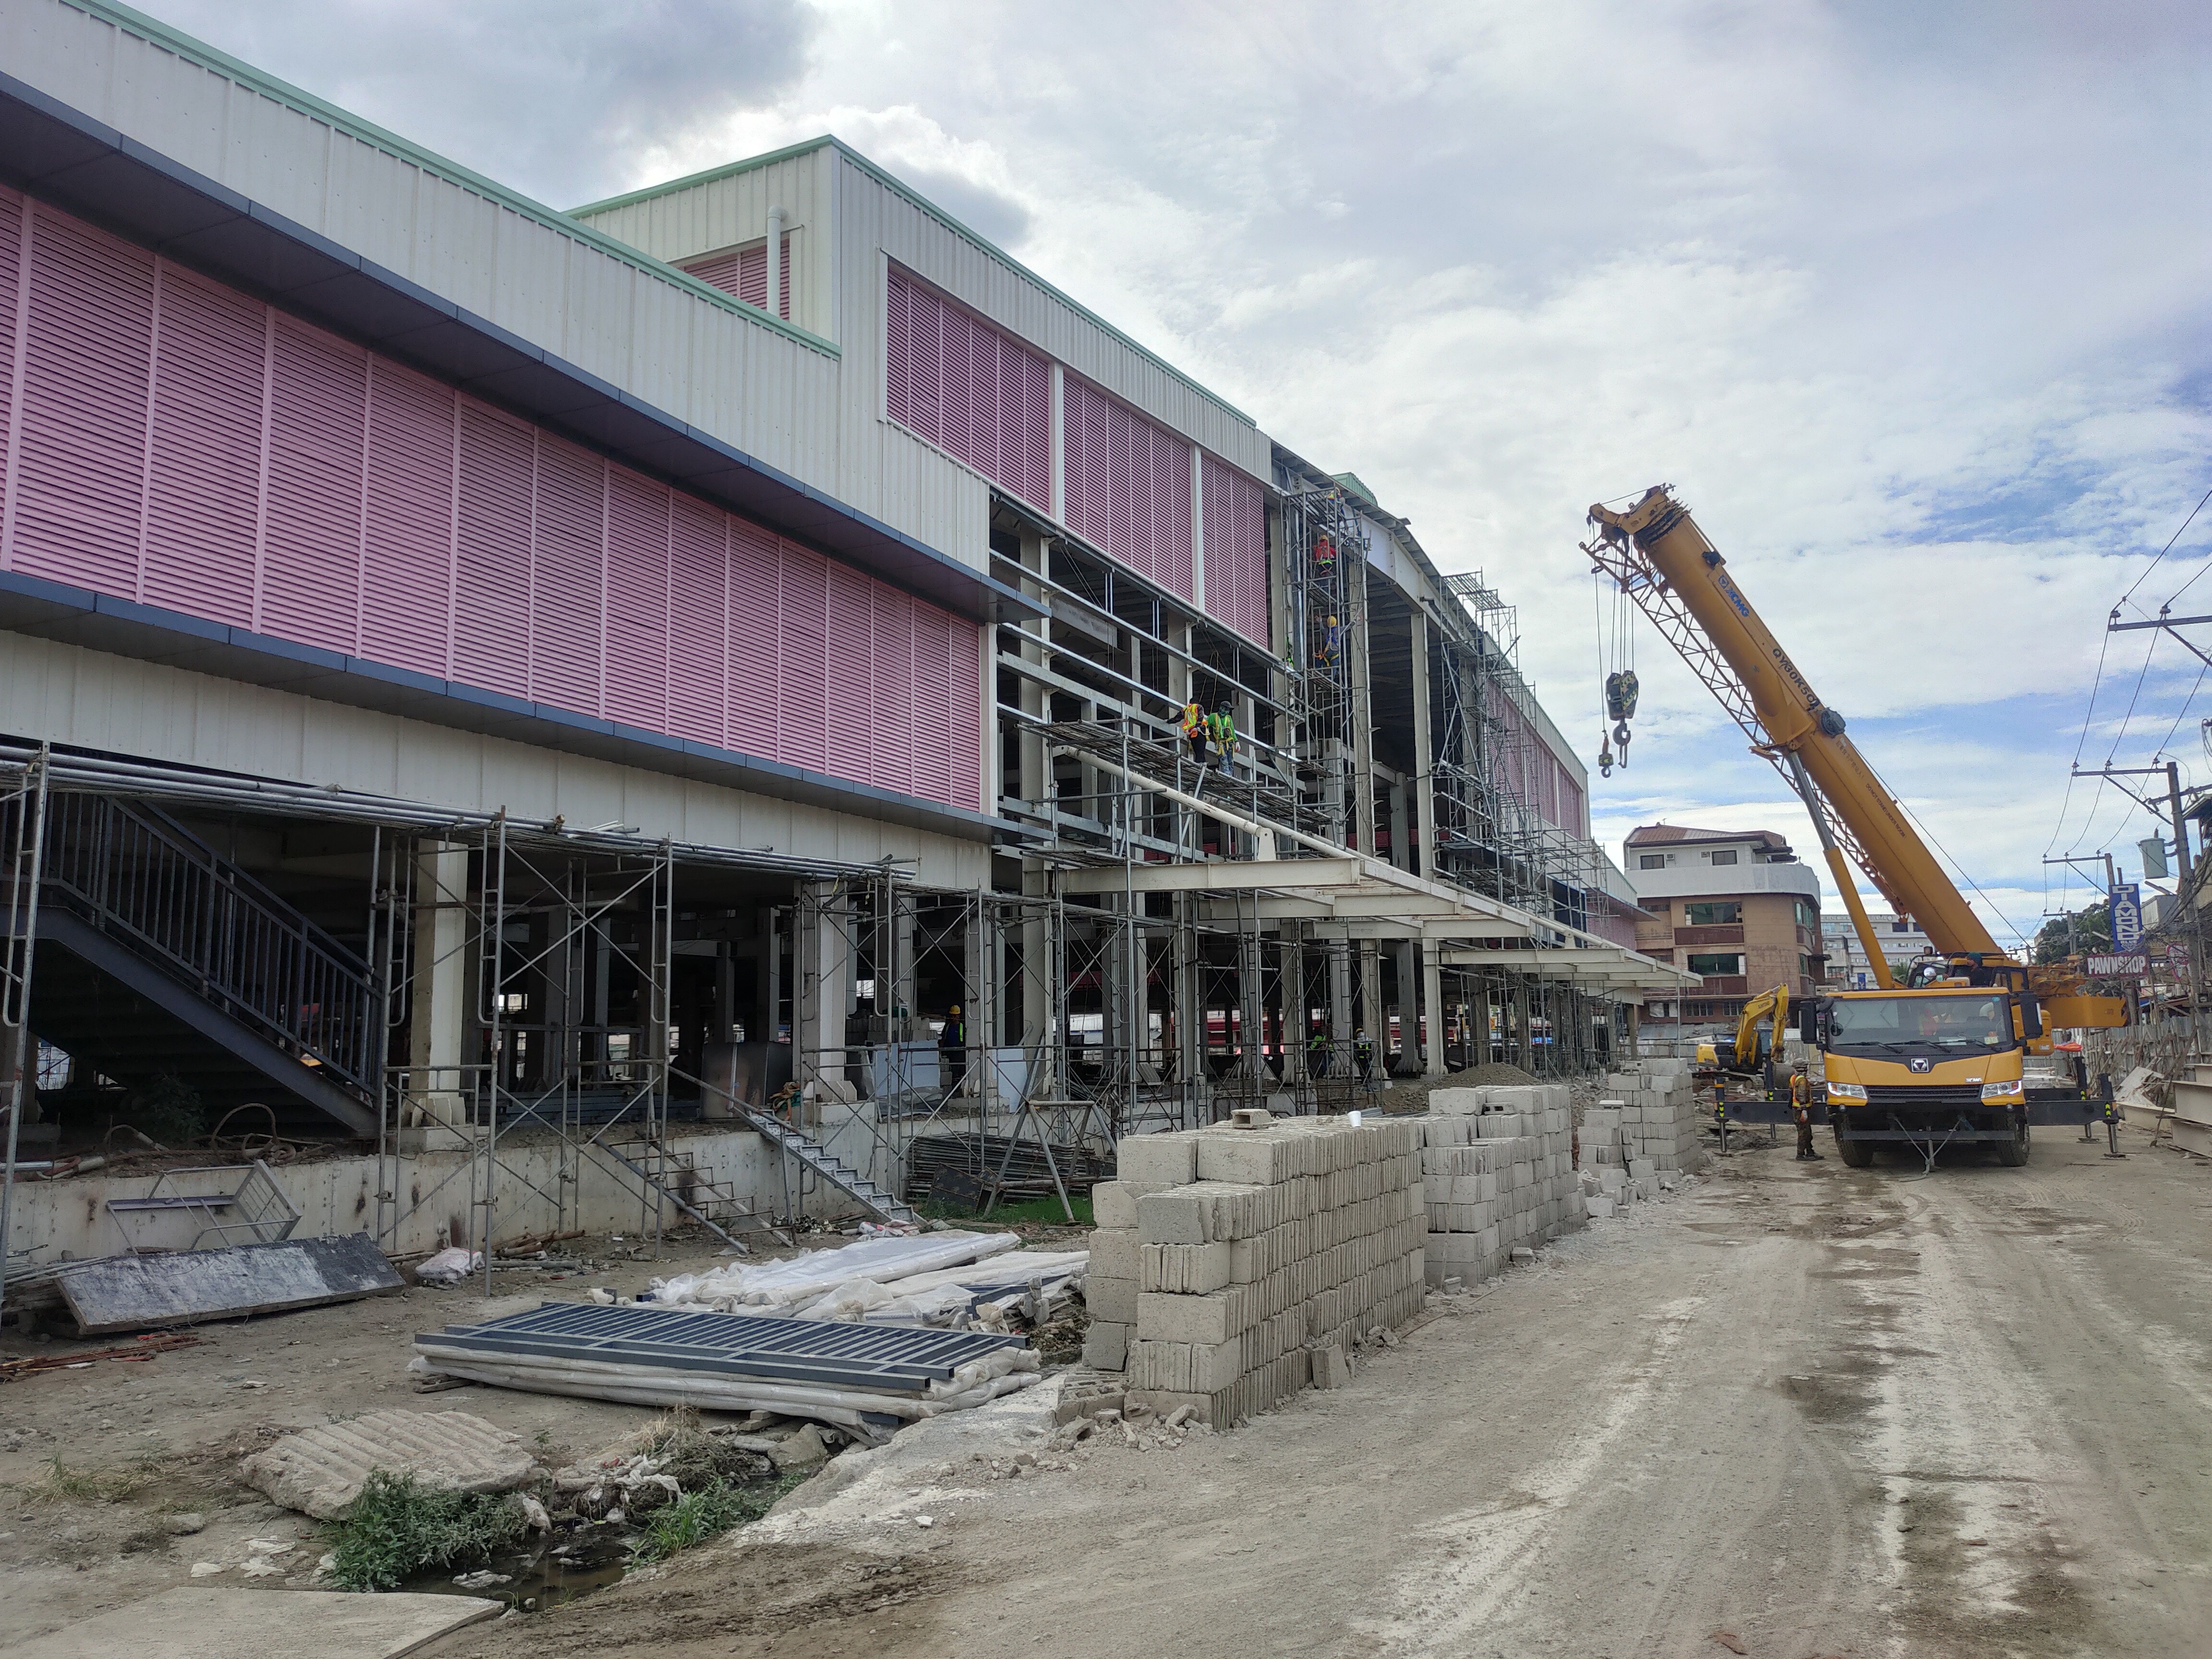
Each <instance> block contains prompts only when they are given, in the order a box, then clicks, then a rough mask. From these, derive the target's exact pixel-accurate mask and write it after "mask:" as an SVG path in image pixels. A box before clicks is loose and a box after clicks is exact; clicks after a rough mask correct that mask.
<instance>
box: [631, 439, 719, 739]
mask: <svg viewBox="0 0 2212 1659" xmlns="http://www.w3.org/2000/svg"><path fill="white" fill-rule="evenodd" d="M668 507H669V491H668V488H667V486H666V485H665V484H657V483H653V482H652V480H650V479H647V478H641V477H638V476H637V475H636V474H635V473H634V472H627V471H623V470H622V469H621V468H619V467H612V468H609V469H608V477H607V492H606V515H607V610H606V617H607V623H606V629H607V673H606V716H607V718H608V719H609V720H623V721H626V722H628V723H629V725H632V726H643V727H645V729H646V730H647V731H648V732H666V731H668V730H670V729H671V727H670V725H669V695H668V694H669V658H670V643H671V641H670V637H669V634H670V623H671V619H672V617H674V615H675V612H674V611H673V610H672V608H671V605H670V595H669V585H670V566H669V556H668V555H669V547H668V535H669V528H668ZM716 601H717V603H716V605H715V613H716V619H717V620H718V621H719V620H720V611H721V606H720V595H719V594H718V595H716ZM716 632H717V635H718V636H719V634H720V629H717V630H716ZM718 642H719V639H718ZM718 655H719V653H718ZM715 737H716V740H717V741H719V740H720V730H719V728H718V729H717V731H716V733H715Z"/></svg>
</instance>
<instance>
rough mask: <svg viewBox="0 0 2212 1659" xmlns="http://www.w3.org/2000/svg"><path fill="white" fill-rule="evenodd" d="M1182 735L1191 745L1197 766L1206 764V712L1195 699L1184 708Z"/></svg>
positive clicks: (1192, 756) (1192, 755)
mask: <svg viewBox="0 0 2212 1659" xmlns="http://www.w3.org/2000/svg"><path fill="white" fill-rule="evenodd" d="M1182 735H1183V739H1184V741H1185V742H1187V743H1188V744H1190V757H1191V760H1192V761H1193V762H1194V763H1195V764H1197V765H1200V766H1203V765H1205V764H1206V711H1205V710H1204V709H1202V708H1200V707H1199V706H1198V699H1197V698H1196V697H1193V698H1192V699H1191V700H1190V701H1189V702H1187V703H1185V704H1183V706H1182Z"/></svg>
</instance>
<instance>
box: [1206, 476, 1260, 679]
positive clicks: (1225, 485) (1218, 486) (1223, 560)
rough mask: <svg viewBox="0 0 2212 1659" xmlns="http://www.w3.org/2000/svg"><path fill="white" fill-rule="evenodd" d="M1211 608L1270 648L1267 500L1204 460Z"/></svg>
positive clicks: (1242, 479) (1254, 483) (1250, 482)
mask: <svg viewBox="0 0 2212 1659" xmlns="http://www.w3.org/2000/svg"><path fill="white" fill-rule="evenodd" d="M1200 471H1201V473H1202V474H1203V477H1204V488H1205V494H1206V501H1205V524H1206V536H1205V542H1206V611H1207V612H1208V614H1210V615H1211V616H1212V617H1215V618H1216V619H1217V620H1218V621H1219V622H1220V623H1223V624H1224V625H1225V626H1226V627H1229V628H1232V629H1236V631H1237V632H1238V633H1239V634H1242V635H1243V636H1244V637H1245V638H1246V639H1248V640H1251V641H1254V642H1255V643H1256V644H1260V645H1266V644H1267V643H1268V627H1267V517H1266V500H1265V497H1264V496H1263V495H1262V494H1261V489H1260V483H1259V481H1258V480H1257V479H1256V478H1252V477H1247V476H1246V475H1245V474H1243V473H1242V472H1239V471H1237V469H1236V468H1235V467H1233V466H1231V465H1227V464H1226V463H1225V462H1223V461H1218V460H1216V459H1214V458H1213V457H1212V456H1211V455H1206V456H1202V457H1201V458H1200Z"/></svg>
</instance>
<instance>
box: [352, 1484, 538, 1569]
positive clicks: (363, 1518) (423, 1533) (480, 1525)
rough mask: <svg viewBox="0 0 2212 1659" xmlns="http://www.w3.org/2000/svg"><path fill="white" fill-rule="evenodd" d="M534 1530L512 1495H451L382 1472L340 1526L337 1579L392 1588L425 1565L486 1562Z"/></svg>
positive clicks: (433, 1487)
mask: <svg viewBox="0 0 2212 1659" xmlns="http://www.w3.org/2000/svg"><path fill="white" fill-rule="evenodd" d="M528 1527H529V1522H528V1521H527V1520H526V1519H525V1518H524V1516H523V1513H522V1506H521V1505H520V1504H517V1503H515V1502H514V1501H513V1500H512V1499H511V1498H503V1497H497V1498H495V1497H493V1496H490V1495H489V1494H488V1493H484V1492H445V1491H441V1490H440V1489H438V1488H436V1487H435V1486H422V1485H419V1484H418V1483H417V1482H416V1480H415V1478H414V1477H413V1476H412V1475H404V1474H389V1473H387V1472H386V1471H385V1470H382V1469H378V1470H376V1471H374V1473H372V1474H370V1475H369V1477H368V1480H366V1481H364V1482H363V1483H362V1489H361V1496H360V1497H358V1498H355V1499H354V1501H353V1507H352V1508H350V1509H349V1510H347V1511H346V1515H345V1518H344V1519H343V1521H340V1522H338V1523H337V1526H336V1528H334V1532H335V1542H334V1544H333V1546H332V1553H334V1554H335V1555H336V1556H337V1562H336V1563H335V1564H334V1565H332V1567H331V1580H332V1582H334V1583H337V1585H338V1587H339V1588H340V1589H349V1590H384V1589H393V1588H395V1587H396V1586H398V1585H399V1584H401V1583H404V1582H405V1581H406V1580H407V1579H408V1578H409V1577H411V1576H412V1575H414V1574H415V1573H417V1572H420V1571H422V1569H423V1568H425V1567H449V1566H451V1565H453V1564H454V1563H455V1562H457V1561H476V1560H483V1559H486V1558H488V1557H489V1556H490V1554H491V1553H492V1552H493V1551H495V1550H497V1549H501V1548H503V1547H506V1546H507V1545H509V1544H512V1543H513V1542H515V1541H517V1540H519V1539H520V1537H521V1536H522V1534H524V1532H525V1531H526V1530H527V1528H528Z"/></svg>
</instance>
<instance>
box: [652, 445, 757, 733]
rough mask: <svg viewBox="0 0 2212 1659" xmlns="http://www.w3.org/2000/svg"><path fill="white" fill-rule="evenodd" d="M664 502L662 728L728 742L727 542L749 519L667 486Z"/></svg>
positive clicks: (728, 579) (728, 562)
mask: <svg viewBox="0 0 2212 1659" xmlns="http://www.w3.org/2000/svg"><path fill="white" fill-rule="evenodd" d="M619 472H620V469H619V468H617V473H619ZM669 506H670V515H669V523H668V543H669V572H668V718H669V726H668V728H667V729H668V730H669V731H670V732H672V733H673V734H675V735H676V736H678V737H679V738H698V739H699V740H700V741H701V742H702V743H711V744H724V743H728V742H730V741H732V739H731V738H730V735H729V731H728V712H727V701H728V697H729V674H728V653H729V642H728V626H729V611H730V597H729V592H728V589H729V585H730V574H731V572H730V549H729V541H730V533H731V532H732V531H733V530H735V529H737V528H738V527H739V526H744V528H746V529H750V528H751V526H750V525H744V521H743V520H738V519H732V518H730V517H728V516H727V515H726V514H724V513H717V512H716V511H714V508H712V507H708V506H706V505H704V504H703V503H702V502H699V501H693V500H692V499H691V498H690V496H689V495H673V494H672V492H671V501H670V503H669ZM740 746H742V745H740ZM753 752H755V753H758V752H759V751H758V750H755V751H753Z"/></svg>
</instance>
